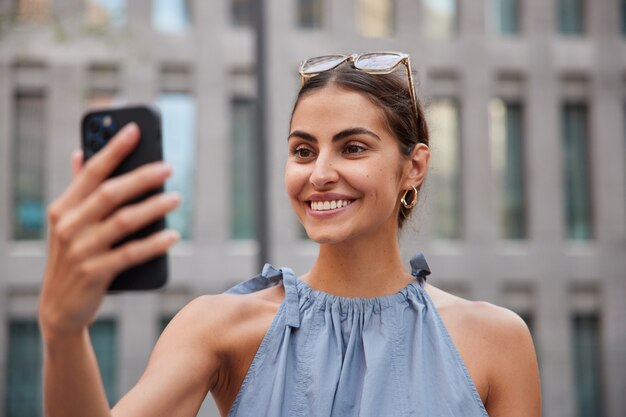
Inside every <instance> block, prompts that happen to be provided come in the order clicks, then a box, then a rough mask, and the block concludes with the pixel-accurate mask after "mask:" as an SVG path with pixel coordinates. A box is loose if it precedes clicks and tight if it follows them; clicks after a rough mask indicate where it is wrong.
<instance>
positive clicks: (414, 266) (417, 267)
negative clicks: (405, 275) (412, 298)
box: [411, 253, 430, 282]
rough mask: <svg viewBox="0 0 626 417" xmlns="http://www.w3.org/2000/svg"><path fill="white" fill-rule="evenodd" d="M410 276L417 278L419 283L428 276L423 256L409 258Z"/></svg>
mask: <svg viewBox="0 0 626 417" xmlns="http://www.w3.org/2000/svg"><path fill="white" fill-rule="evenodd" d="M411 275H413V276H414V277H415V278H417V279H418V280H419V281H420V282H422V281H426V277H427V276H428V275H430V268H429V267H428V264H427V263H426V258H425V257H424V254H422V253H418V254H417V255H415V256H414V257H412V258H411Z"/></svg>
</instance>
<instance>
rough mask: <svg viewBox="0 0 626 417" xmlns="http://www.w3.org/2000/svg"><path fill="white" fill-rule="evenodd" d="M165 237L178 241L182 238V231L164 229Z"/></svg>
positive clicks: (171, 240) (168, 239)
mask: <svg viewBox="0 0 626 417" xmlns="http://www.w3.org/2000/svg"><path fill="white" fill-rule="evenodd" d="M163 238H164V239H165V240H167V241H170V242H176V241H177V240H179V239H180V233H178V230H174V229H167V230H165V231H163Z"/></svg>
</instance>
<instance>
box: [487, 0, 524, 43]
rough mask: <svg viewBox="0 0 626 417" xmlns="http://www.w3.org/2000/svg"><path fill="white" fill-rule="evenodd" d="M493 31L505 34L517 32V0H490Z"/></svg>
mask: <svg viewBox="0 0 626 417" xmlns="http://www.w3.org/2000/svg"><path fill="white" fill-rule="evenodd" d="M491 16H492V18H491V21H492V26H493V31H494V32H496V33H500V34H505V35H513V34H516V33H519V2H518V0H491Z"/></svg>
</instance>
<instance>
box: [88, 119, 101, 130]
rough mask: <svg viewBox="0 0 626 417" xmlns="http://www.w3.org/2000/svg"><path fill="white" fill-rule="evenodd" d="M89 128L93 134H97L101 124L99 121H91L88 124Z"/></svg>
mask: <svg viewBox="0 0 626 417" xmlns="http://www.w3.org/2000/svg"><path fill="white" fill-rule="evenodd" d="M87 128H88V129H89V131H90V132H91V133H97V132H98V130H100V123H99V122H98V120H97V119H91V120H89V122H88V123H87Z"/></svg>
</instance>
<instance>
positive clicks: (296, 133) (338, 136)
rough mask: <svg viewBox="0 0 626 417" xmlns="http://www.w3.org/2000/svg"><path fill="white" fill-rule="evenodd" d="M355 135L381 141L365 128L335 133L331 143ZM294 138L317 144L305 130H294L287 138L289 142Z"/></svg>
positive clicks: (352, 128) (353, 128)
mask: <svg viewBox="0 0 626 417" xmlns="http://www.w3.org/2000/svg"><path fill="white" fill-rule="evenodd" d="M355 135H368V136H371V137H373V138H375V139H378V140H381V139H380V136H378V135H377V134H376V133H374V132H372V131H371V130H369V129H366V128H364V127H351V128H349V129H344V130H342V131H341V132H338V133H335V134H334V135H333V138H332V140H331V141H332V142H338V141H340V140H343V139H345V138H348V137H350V136H355ZM293 137H297V138H300V139H303V140H306V141H307V142H317V139H316V138H315V136H313V135H312V134H310V133H308V132H305V131H303V130H294V131H293V132H291V133H290V134H289V136H288V137H287V140H289V139H291V138H293Z"/></svg>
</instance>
